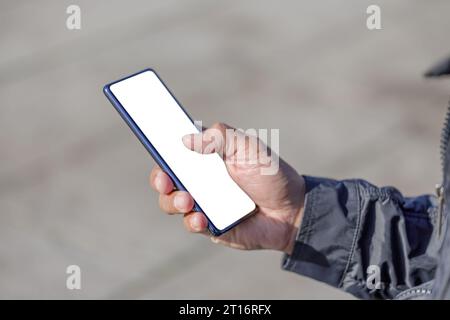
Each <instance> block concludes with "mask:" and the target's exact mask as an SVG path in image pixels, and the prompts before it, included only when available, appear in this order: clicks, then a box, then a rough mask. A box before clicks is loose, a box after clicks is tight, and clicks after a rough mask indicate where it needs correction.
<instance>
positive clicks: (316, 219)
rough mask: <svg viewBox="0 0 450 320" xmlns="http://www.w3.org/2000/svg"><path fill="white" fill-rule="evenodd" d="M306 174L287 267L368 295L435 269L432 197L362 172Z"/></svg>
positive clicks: (389, 293) (407, 284)
mask: <svg viewBox="0 0 450 320" xmlns="http://www.w3.org/2000/svg"><path fill="white" fill-rule="evenodd" d="M304 178H305V181H306V198H305V208H304V216H303V219H302V223H301V227H300V229H299V231H298V233H297V237H296V242H295V245H294V250H293V252H292V254H291V255H285V256H284V257H283V262H282V267H283V268H284V269H285V270H289V271H293V272H296V273H298V274H301V275H304V276H307V277H310V278H313V279H316V280H319V281H322V282H325V283H327V284H329V285H332V286H334V287H337V288H340V289H343V290H345V291H347V292H349V293H351V294H353V295H355V296H357V297H359V298H365V299H367V298H375V299H376V298H381V299H390V298H393V297H395V295H397V294H398V293H399V292H401V291H403V290H406V289H408V288H411V287H414V286H417V285H419V284H422V283H424V282H427V281H429V280H431V279H432V278H433V277H434V272H435V269H436V256H437V248H436V247H437V245H435V242H436V241H435V240H434V238H435V237H436V236H435V231H434V228H433V225H434V219H435V215H436V211H437V210H436V204H437V200H436V199H435V197H433V196H429V195H424V196H419V197H415V198H407V197H403V196H402V194H401V193H400V192H399V191H397V190H396V189H395V188H392V187H384V188H377V187H375V186H374V185H372V184H370V183H368V182H366V181H363V180H343V181H336V180H331V179H325V178H315V177H308V176H305V177H304Z"/></svg>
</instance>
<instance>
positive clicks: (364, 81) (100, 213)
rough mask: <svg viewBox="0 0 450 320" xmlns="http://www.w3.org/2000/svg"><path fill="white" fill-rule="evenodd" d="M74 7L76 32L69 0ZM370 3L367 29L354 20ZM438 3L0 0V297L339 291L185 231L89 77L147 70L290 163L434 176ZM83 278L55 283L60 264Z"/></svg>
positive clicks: (443, 30) (413, 185) (410, 178)
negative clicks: (254, 133)
mask: <svg viewBox="0 0 450 320" xmlns="http://www.w3.org/2000/svg"><path fill="white" fill-rule="evenodd" d="M71 4H77V5H79V6H80V8H81V30H68V29H67V28H66V19H67V17H68V14H66V8H67V7H68V6H69V5H71ZM370 4H378V5H379V6H380V7H381V21H382V30H374V31H370V30H368V29H367V27H366V18H367V14H366V8H367V7H368V5H370ZM449 10H450V2H449V1H448V0H434V1H419V0H414V1H412V0H398V1H388V0H386V1H381V0H376V1H365V0H364V1H362V0H351V1H350V0H346V1H344V0H341V1H335V0H328V1H324V0H322V1H312V0H311V1H299V0H294V1H261V0H253V1H250V0H245V1H208V0H195V1H174V0H164V1H148V0H135V1H106V0H96V1H92V0H90V1H87V0H84V1H82V0H71V1H25V0H16V1H6V0H2V1H0V98H1V103H0V298H7V299H9V298H31V299H34V298H44V299H47V298H64V299H79V298H88V299H91V298H126V299H131V298H138V299H147V298H150V299H154V298H176V299H178V298H194V299H197V298H223V299H229V298H236V299H240V298H256V299H257V298H268V299H281V298H287V299H304V298H306V299H317V298H325V299H337V298H344V299H347V298H351V297H350V296H349V295H347V294H344V293H341V292H340V291H338V290H336V289H332V288H329V287H328V286H325V285H323V284H321V283H319V282H316V281H313V280H310V279H306V278H303V277H300V276H297V275H295V274H292V273H288V272H285V271H282V270H281V269H280V259H281V254H280V253H278V252H270V251H254V252H242V251H236V250H232V249H228V248H224V247H221V246H217V245H214V244H212V243H211V242H210V241H209V240H208V239H207V238H205V237H202V236H198V235H191V234H188V233H187V232H185V231H184V228H183V225H182V220H181V219H180V217H173V216H166V215H164V214H162V213H161V212H160V211H159V210H158V203H157V195H156V194H155V193H154V192H152V191H151V189H150V187H149V186H148V175H149V172H150V170H151V167H152V165H153V161H152V160H151V158H150V156H149V155H148V154H147V152H146V151H145V149H144V148H143V147H142V146H141V144H140V143H139V142H138V140H137V139H136V138H135V137H134V136H133V134H132V133H131V131H130V130H129V129H128V128H127V127H126V125H125V124H124V123H123V122H122V120H121V119H120V117H119V116H118V114H116V111H115V110H114V109H113V107H112V106H111V105H110V104H109V102H108V101H107V100H106V99H105V97H104V96H103V93H102V90H101V89H102V86H103V85H104V84H106V83H107V82H110V81H112V80H116V79H118V78H120V77H122V76H125V75H128V74H130V73H133V72H136V71H139V70H141V69H143V68H146V67H153V68H155V69H156V70H157V71H158V72H159V74H160V76H161V77H162V78H163V80H164V81H165V82H166V84H167V85H168V86H169V87H170V88H171V89H172V91H173V92H174V94H175V95H176V96H177V98H178V99H179V100H180V101H181V103H182V104H183V105H184V107H185V108H186V109H187V111H188V112H189V113H190V114H191V115H192V116H193V118H195V119H198V120H202V121H203V122H204V123H205V124H207V125H208V124H211V123H213V122H216V121H222V122H226V123H228V124H231V125H233V126H236V127H241V128H268V129H270V128H279V129H280V153H281V156H282V157H284V158H285V159H286V160H287V161H288V162H289V163H291V164H292V165H293V166H294V167H295V168H296V169H297V170H298V171H299V172H300V173H304V174H310V175H321V176H330V177H334V178H352V177H360V178H365V179H368V180H369V181H371V182H373V183H376V184H378V185H394V186H396V187H398V188H399V189H400V190H401V191H402V192H403V193H404V194H406V195H415V194H419V193H432V192H433V190H434V185H435V183H437V182H439V181H440V167H439V134H440V128H441V124H442V122H443V117H444V114H445V111H446V104H447V100H448V98H449V92H450V90H449V89H450V81H449V80H425V79H423V78H422V74H423V72H424V71H425V70H426V69H427V68H428V67H430V66H431V65H432V64H434V63H435V62H436V61H437V60H439V59H441V58H443V57H445V56H447V55H448V54H449V53H450V43H449V41H448V38H449V30H450V20H449V19H448V12H449ZM72 264H76V265H79V266H80V267H81V270H82V289H81V290H72V291H70V290H67V289H66V277H67V275H66V267H67V266H68V265H72Z"/></svg>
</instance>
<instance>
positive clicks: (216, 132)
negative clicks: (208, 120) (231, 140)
mask: <svg viewBox="0 0 450 320" xmlns="http://www.w3.org/2000/svg"><path fill="white" fill-rule="evenodd" d="M234 131H235V130H234V129H233V128H232V127H230V126H228V125H226V124H224V123H216V124H214V125H213V126H211V128H208V129H206V130H204V131H203V132H201V133H197V134H188V135H185V136H184V137H183V143H184V145H185V146H186V148H188V149H190V150H192V151H195V152H198V153H203V154H209V153H214V152H218V153H220V154H224V151H225V150H226V143H227V141H226V140H227V138H228V137H229V136H232V135H233V134H234Z"/></svg>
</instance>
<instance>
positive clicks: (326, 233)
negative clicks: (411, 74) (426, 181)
mask: <svg viewBox="0 0 450 320" xmlns="http://www.w3.org/2000/svg"><path fill="white" fill-rule="evenodd" d="M449 62H450V60H449ZM441 69H442V65H441ZM441 71H442V70H441ZM448 72H450V63H448ZM441 74H445V72H444V73H441ZM428 75H430V72H428ZM431 75H433V74H431ZM449 119H450V106H449V111H448V112H447V117H446V121H445V125H444V129H443V133H442V139H441V140H442V141H441V151H442V154H441V155H442V167H443V179H442V180H443V181H442V185H441V186H439V187H438V188H437V191H438V192H437V196H432V195H423V196H419V197H414V198H409V197H404V196H403V195H402V194H401V193H400V192H399V191H398V190H396V189H395V188H393V187H383V188H378V187H376V186H374V185H372V184H370V183H368V182H366V181H363V180H343V181H336V180H332V179H326V178H316V177H308V176H305V181H306V200H305V210H304V217H303V220H302V224H301V227H300V229H299V232H298V234H297V238H296V243H295V246H294V250H293V253H292V254H291V255H290V256H288V255H285V256H284V258H283V263H282V267H283V268H284V269H285V270H289V271H293V272H296V273H298V274H301V275H304V276H307V277H310V278H313V279H316V280H319V281H322V282H325V283H328V284H330V285H332V286H334V287H337V288H340V289H343V290H345V291H347V292H349V293H351V294H353V295H355V296H356V297H359V298H375V299H377V298H379V299H429V298H436V299H445V298H446V299H450V223H447V217H448V215H449V211H450V147H449V140H450V139H449V136H450V120H449Z"/></svg>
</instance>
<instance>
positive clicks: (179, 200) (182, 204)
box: [173, 194, 188, 212]
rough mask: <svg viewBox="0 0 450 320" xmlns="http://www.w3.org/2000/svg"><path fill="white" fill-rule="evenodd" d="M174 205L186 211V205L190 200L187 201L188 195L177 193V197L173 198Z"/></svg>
mask: <svg viewBox="0 0 450 320" xmlns="http://www.w3.org/2000/svg"><path fill="white" fill-rule="evenodd" d="M173 205H174V206H175V208H177V209H178V210H180V211H182V212H184V211H186V207H187V205H188V201H187V199H186V197H185V196H183V195H182V194H177V195H176V196H175V198H174V199H173Z"/></svg>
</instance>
